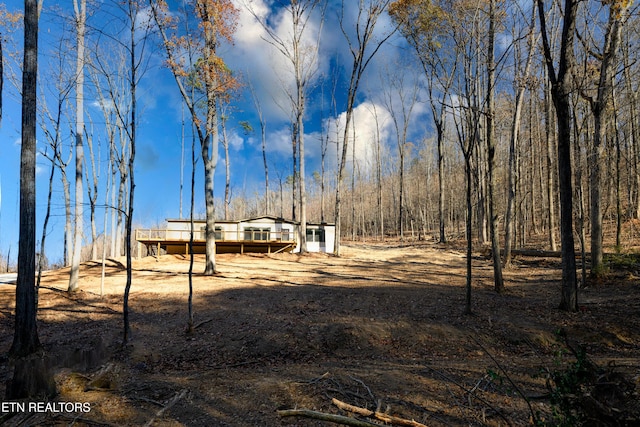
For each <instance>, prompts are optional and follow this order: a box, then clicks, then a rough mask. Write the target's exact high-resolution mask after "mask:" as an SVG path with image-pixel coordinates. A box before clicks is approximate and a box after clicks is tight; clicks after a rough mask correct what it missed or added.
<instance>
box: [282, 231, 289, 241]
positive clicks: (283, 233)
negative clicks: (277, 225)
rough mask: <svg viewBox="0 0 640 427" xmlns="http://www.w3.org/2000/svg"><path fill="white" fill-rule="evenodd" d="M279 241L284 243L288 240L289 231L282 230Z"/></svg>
mask: <svg viewBox="0 0 640 427" xmlns="http://www.w3.org/2000/svg"><path fill="white" fill-rule="evenodd" d="M280 239H281V240H285V241H288V240H289V229H287V228H283V229H282V233H281V237H280Z"/></svg>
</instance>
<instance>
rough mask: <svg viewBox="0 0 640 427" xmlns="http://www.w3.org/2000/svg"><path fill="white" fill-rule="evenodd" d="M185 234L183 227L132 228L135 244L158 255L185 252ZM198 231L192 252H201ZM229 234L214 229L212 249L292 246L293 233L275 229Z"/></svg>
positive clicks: (233, 250)
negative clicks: (242, 234) (282, 233)
mask: <svg viewBox="0 0 640 427" xmlns="http://www.w3.org/2000/svg"><path fill="white" fill-rule="evenodd" d="M189 234H190V233H189V232H185V231H183V230H153V229H138V230H136V241H137V242H138V245H144V246H145V247H146V248H147V253H148V254H149V255H158V254H162V253H163V252H164V253H166V254H182V255H186V254H188V253H189V240H190V239H189V237H190V236H189ZM202 234H203V233H201V232H199V231H196V232H194V239H193V253H195V254H203V253H205V243H206V242H205V239H204V237H203V236H202ZM229 234H230V233H229V232H227V233H225V235H223V233H217V235H216V253H218V254H224V253H240V254H242V253H279V252H291V251H292V250H293V249H295V247H296V241H295V240H290V239H289V237H293V236H291V235H290V233H287V235H285V236H279V235H278V233H275V232H270V233H268V234H266V235H265V234H264V233H255V234H254V233H249V236H248V237H251V238H250V239H237V237H238V236H231V235H229ZM233 234H237V233H233ZM230 237H231V238H230ZM233 237H236V238H233ZM282 237H287V239H286V240H284V239H282ZM138 253H140V251H139V252H138Z"/></svg>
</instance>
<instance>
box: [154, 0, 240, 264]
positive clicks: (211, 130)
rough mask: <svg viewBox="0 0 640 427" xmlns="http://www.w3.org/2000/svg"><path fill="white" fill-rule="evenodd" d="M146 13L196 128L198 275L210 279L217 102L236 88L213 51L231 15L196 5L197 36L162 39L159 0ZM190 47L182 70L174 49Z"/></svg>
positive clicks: (230, 10)
mask: <svg viewBox="0 0 640 427" xmlns="http://www.w3.org/2000/svg"><path fill="white" fill-rule="evenodd" d="M151 6H152V7H151V9H152V13H153V17H154V20H155V22H156V24H157V25H158V28H159V31H160V35H161V37H162V41H163V44H164V48H165V52H166V54H167V57H168V61H167V63H168V66H169V68H170V69H171V72H172V73H173V76H174V78H175V81H176V84H177V85H178V89H179V90H180V94H181V95H182V98H183V100H184V101H185V104H186V105H187V109H188V110H189V112H190V114H191V118H192V121H193V123H194V124H195V125H196V126H195V127H196V133H197V135H198V140H199V141H200V148H201V157H202V162H203V165H204V175H205V179H204V181H205V188H204V191H205V210H206V230H205V252H206V260H205V270H204V273H205V274H207V275H212V274H214V273H215V272H216V267H215V254H216V243H215V200H214V197H213V188H214V185H213V184H214V175H215V168H216V165H217V163H218V122H219V115H218V108H219V101H220V99H221V98H223V97H226V96H228V93H229V92H230V90H232V89H233V88H235V87H237V85H238V82H237V80H236V79H235V78H234V77H233V75H232V74H231V72H230V70H229V68H227V66H226V65H225V64H224V61H223V60H222V58H221V57H220V56H219V54H218V49H219V47H220V44H221V43H222V42H223V41H225V40H226V41H227V42H231V40H232V36H233V32H234V31H235V26H236V19H237V9H236V7H235V6H234V4H233V2H231V1H230V0H223V1H212V0H197V1H196V2H195V4H194V5H193V6H194V9H193V11H192V12H193V15H194V16H195V17H196V19H197V20H198V22H199V26H198V28H199V29H200V31H201V32H198V31H195V30H193V29H192V30H191V32H190V33H189V34H187V35H184V36H182V37H177V36H176V37H175V38H171V37H169V35H168V31H169V21H170V17H169V16H168V14H167V13H165V12H166V10H167V5H166V3H165V2H164V1H162V0H160V1H157V2H152V4H151ZM185 45H188V46H191V47H192V48H195V49H197V50H198V51H199V55H200V57H201V59H200V60H198V61H197V62H196V63H194V64H184V63H183V62H182V60H181V58H180V56H179V55H180V53H181V51H180V49H181V48H182V47H183V46H185ZM186 77H191V80H190V82H191V84H194V85H197V87H198V88H200V89H201V91H200V93H201V94H202V95H203V97H204V99H203V100H202V103H203V104H204V105H205V107H204V110H205V111H204V117H201V114H200V112H199V111H198V107H199V105H198V100H196V99H194V98H193V97H192V96H191V95H190V92H189V91H188V90H187V84H189V82H187V81H185V80H187V79H186Z"/></svg>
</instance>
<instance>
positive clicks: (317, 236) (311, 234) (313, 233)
mask: <svg viewBox="0 0 640 427" xmlns="http://www.w3.org/2000/svg"><path fill="white" fill-rule="evenodd" d="M307 242H321V243H322V242H324V230H322V229H316V228H307Z"/></svg>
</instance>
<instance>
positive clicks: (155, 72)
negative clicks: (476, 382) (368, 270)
mask: <svg viewBox="0 0 640 427" xmlns="http://www.w3.org/2000/svg"><path fill="white" fill-rule="evenodd" d="M221 3H226V2H221ZM228 3H229V5H231V6H232V7H233V9H234V17H233V19H232V20H230V21H229V24H230V30H232V31H230V33H231V36H230V37H229V38H228V39H224V37H222V38H221V41H220V42H219V43H218V54H219V57H220V58H221V60H222V61H224V64H225V67H226V69H228V71H229V72H230V74H231V75H232V76H233V79H234V80H235V84H234V85H233V87H230V88H229V91H228V92H227V93H225V96H224V97H222V98H221V99H220V101H219V103H218V104H217V105H216V111H217V115H218V119H219V121H218V124H217V125H216V129H217V131H218V132H219V140H220V145H219V160H218V162H217V164H218V166H219V167H217V168H215V186H214V187H213V188H214V189H215V190H214V195H215V197H216V201H215V212H216V213H215V216H216V218H218V219H222V218H235V219H237V218H245V217H250V216H255V215H275V216H283V217H289V218H293V219H298V220H299V219H300V216H301V215H303V213H302V210H303V209H304V210H306V212H305V214H304V215H306V218H305V220H310V221H328V222H335V221H336V220H338V221H337V222H339V223H341V225H342V228H341V234H342V236H343V238H350V239H358V238H370V237H373V238H378V239H383V237H384V236H399V237H400V238H403V239H404V238H414V239H426V238H433V239H435V240H439V241H446V240H448V239H451V238H458V237H466V236H467V235H470V236H471V237H472V238H474V239H476V238H477V239H478V240H479V241H480V242H481V243H488V242H489V241H490V240H492V236H494V235H495V236H498V235H499V234H500V235H502V234H504V233H505V232H506V234H507V238H506V240H505V241H503V242H502V243H501V245H503V246H504V245H505V244H506V243H509V245H512V244H513V245H515V246H517V247H524V246H526V245H527V243H528V242H529V241H530V240H531V239H532V238H533V236H538V237H539V236H546V237H545V239H544V240H545V241H546V242H545V243H544V247H545V248H549V249H552V250H556V249H558V248H559V244H560V242H559V236H560V221H559V217H560V205H561V202H560V198H559V194H560V188H559V187H560V184H559V179H558V173H557V171H558V170H559V166H560V164H559V161H558V155H559V154H558V153H559V151H558V138H557V135H558V134H557V131H556V125H557V118H556V114H555V113H556V112H555V111H554V98H553V94H552V89H553V85H552V84H551V82H550V81H551V80H552V79H551V78H550V76H549V73H550V71H549V67H548V64H549V63H551V64H552V66H553V65H555V64H557V63H561V62H562V60H560V59H555V58H551V61H549V60H548V58H549V55H547V52H546V51H545V43H544V40H545V37H543V34H541V27H540V19H539V16H538V11H536V9H535V7H534V6H540V5H542V6H543V7H544V9H543V11H542V14H543V15H544V16H545V17H546V18H545V19H546V28H545V31H546V33H545V34H546V40H547V41H548V42H549V41H550V46H549V49H548V52H550V54H551V55H557V54H558V52H560V50H561V48H562V47H563V46H564V45H563V43H565V42H566V39H565V34H564V32H563V29H564V28H566V20H565V21H563V19H565V17H564V15H563V13H562V11H561V10H559V9H558V7H557V5H553V6H552V5H545V4H544V3H545V2H536V3H532V2H517V1H514V2H510V1H508V2H494V1H464V2H447V1H443V2H428V1H418V0H405V1H396V2H339V1H329V2H323V1H307V2H291V3H287V2H284V3H283V2H265V1H262V0H256V1H234V2H228ZM568 3H572V2H568ZM78 4H79V3H75V5H76V6H78ZM132 4H134V3H132V2H129V3H120V2H101V3H100V4H96V3H92V2H88V3H86V33H85V37H84V41H83V43H84V46H85V49H86V52H87V53H86V58H85V59H84V64H83V67H82V71H81V72H80V73H78V71H77V70H78V68H77V52H78V47H79V41H78V40H79V39H78V34H77V31H76V29H77V25H76V24H77V22H78V20H77V16H78V9H76V11H75V12H74V10H73V9H72V8H70V7H66V6H61V5H58V4H54V3H46V2H45V3H44V5H43V8H42V10H41V15H40V25H41V31H40V53H39V65H40V67H39V85H40V86H39V92H38V94H39V101H38V102H39V119H38V122H39V125H40V126H39V131H38V169H37V173H38V175H37V176H38V178H37V186H38V192H37V194H38V200H37V208H38V216H37V218H38V228H39V229H41V230H42V229H43V226H44V222H45V218H48V219H47V225H46V229H45V230H44V232H43V233H42V238H39V241H40V242H42V240H44V239H45V238H46V242H47V243H46V245H45V246H44V248H43V250H41V252H43V253H44V256H45V258H46V260H47V264H48V265H47V267H48V266H54V265H68V264H69V263H70V260H71V257H72V254H71V250H72V246H73V245H72V242H73V241H74V238H75V237H74V233H75V235H79V236H80V237H79V238H80V239H81V242H82V243H81V246H82V247H83V252H82V259H89V258H96V257H97V255H98V253H99V252H100V250H101V249H102V245H103V243H104V242H106V245H104V246H105V248H106V251H107V254H108V255H109V256H112V257H113V256H119V255H122V254H124V244H123V241H124V240H125V237H124V234H125V222H126V221H125V216H126V215H125V213H126V212H127V209H128V207H127V203H128V202H127V201H128V200H129V199H128V196H129V195H128V193H127V192H128V188H129V186H130V180H131V175H132V174H131V173H130V172H129V170H130V168H129V164H128V160H129V158H130V155H131V140H130V135H127V132H126V129H129V127H130V126H131V123H125V122H124V121H123V119H122V117H128V114H129V113H130V112H131V105H132V97H131V92H130V90H129V88H128V87H127V86H128V85H129V83H130V82H129V80H130V79H131V76H132V72H131V69H132V67H129V65H128V63H127V61H128V59H127V55H128V54H129V53H130V52H129V51H128V49H129V47H128V45H127V43H128V39H127V37H129V35H128V32H130V30H131V28H133V31H132V32H131V33H132V34H133V38H132V40H134V41H135V42H136V43H137V46H138V49H139V50H138V51H137V53H136V54H137V55H138V56H137V59H136V64H137V67H138V69H137V70H136V72H137V74H136V83H137V92H136V93H137V95H136V97H135V101H136V103H137V106H138V107H137V110H136V111H137V115H138V119H137V120H138V122H137V124H136V130H137V142H136V145H137V147H136V153H137V158H136V159H135V166H134V168H135V169H134V170H135V172H136V181H135V186H136V196H135V199H134V206H133V212H134V217H133V220H132V222H133V224H134V228H135V227H137V226H144V227H154V226H159V227H160V226H162V225H163V221H164V219H165V218H171V217H173V218H175V217H187V216H188V214H189V207H188V206H187V199H188V197H189V188H188V185H187V182H188V180H189V175H190V170H191V168H192V162H191V146H192V142H193V138H194V135H195V131H194V127H193V122H196V124H197V119H196V120H195V121H194V120H193V119H192V117H191V116H190V115H189V113H188V107H187V106H185V103H184V102H183V97H181V96H180V92H179V91H178V89H177V87H176V85H175V79H174V73H172V72H171V71H172V70H171V67H170V64H169V61H168V59H167V55H166V52H167V51H166V49H165V47H166V43H163V41H162V37H161V35H160V33H159V32H158V24H157V20H155V21H154V18H153V13H152V9H151V8H150V7H149V6H148V5H146V4H136V5H135V8H131V5H132ZM296 5H297V6H296ZM300 5H302V6H300ZM167 7H168V9H167V12H166V16H168V17H171V18H173V21H172V25H173V27H168V28H170V29H171V30H172V31H174V36H175V37H176V38H177V37H183V36H185V35H188V34H189V33H190V31H191V33H193V34H195V33H196V30H194V29H195V28H199V27H198V23H197V22H195V19H196V17H195V16H194V15H193V14H190V13H189V12H188V10H189V5H188V3H184V4H182V3H179V2H169V4H168V5H167ZM367 7H368V8H369V9H368V10H367ZM376 7H377V8H378V10H375V8H376ZM296 10H299V11H300V14H299V16H298V18H296ZM363 11H364V12H368V14H367V13H363ZM2 12H3V13H2V15H3V27H2V28H3V30H2V37H3V39H2V41H3V52H4V55H3V56H4V75H5V76H6V77H5V87H4V92H5V94H4V98H5V102H4V105H3V122H2V128H1V133H2V139H3V141H5V143H4V144H3V148H2V158H3V160H4V161H3V170H2V175H1V177H0V179H1V183H0V185H1V187H0V189H1V190H0V191H1V193H0V261H1V263H2V265H0V268H2V269H3V270H9V269H11V268H12V267H13V266H15V260H16V257H17V240H18V228H17V224H18V217H19V211H18V199H19V194H18V186H17V183H18V182H19V179H18V173H19V151H20V137H19V136H20V119H19V104H20V96H19V93H18V92H19V91H18V89H17V88H18V87H19V86H20V85H19V77H20V67H19V64H20V60H21V56H22V54H21V48H20V40H21V36H22V30H21V21H20V13H21V10H20V6H19V5H17V4H13V2H9V3H6V4H5V5H4V10H3V11H2ZM371 12H374V14H373V15H372V14H371ZM389 12H390V13H391V14H389ZM575 12H576V13H575V22H574V25H575V34H576V35H577V36H576V37H575V38H574V39H572V44H571V49H570V51H571V52H572V55H573V57H572V58H571V64H570V65H571V73H570V74H571V85H572V87H571V88H570V91H569V94H568V99H569V101H570V104H571V119H572V122H571V156H570V157H571V163H570V166H572V168H571V169H570V173H571V181H572V182H571V184H572V187H571V191H572V194H571V196H572V204H573V212H572V218H573V221H574V224H575V228H576V230H577V231H578V232H577V233H576V236H578V239H579V242H578V243H579V244H580V246H579V248H581V249H583V250H585V251H586V250H589V248H590V246H591V245H593V243H594V242H593V241H588V238H589V237H591V238H593V234H594V233H593V230H594V229H593V224H594V223H597V222H599V221H600V220H601V219H602V218H604V219H605V220H609V222H608V223H610V224H617V227H616V243H615V247H616V248H617V249H619V250H620V249H623V248H624V246H630V245H632V244H633V238H634V234H633V230H635V229H634V228H633V227H630V228H627V230H631V232H630V233H627V234H626V235H623V234H622V230H623V227H622V224H623V223H625V222H628V221H631V220H634V219H637V218H638V216H639V215H640V197H639V194H640V190H639V189H640V173H638V163H639V161H640V150H639V149H638V132H639V130H638V114H637V108H638V103H637V96H638V95H637V92H638V88H637V85H638V83H637V82H638V79H637V73H638V63H637V58H636V57H635V56H637V52H638V49H637V43H638V25H637V19H638V13H637V5H634V4H633V3H631V2H626V1H614V2H609V1H607V2H604V1H603V2H600V1H591V2H584V3H580V6H579V7H578V6H577V5H576V6H575ZM367 16H369V17H371V16H375V17H376V19H379V21H377V22H375V25H373V26H371V28H370V29H371V34H370V35H369V36H370V39H369V40H367V41H368V42H369V45H368V50H367V48H365V50H364V53H365V57H364V59H368V60H370V61H367V62H366V64H361V65H366V66H365V67H362V70H360V71H361V72H362V76H360V77H361V78H360V80H359V87H357V88H356V89H355V90H354V88H353V85H352V84H350V77H351V76H352V66H351V65H352V63H353V64H354V63H355V61H354V60H355V53H356V50H357V49H355V47H357V46H358V43H360V42H361V40H360V39H358V37H360V36H361V35H362V34H361V33H360V32H359V31H358V29H359V28H360V27H359V25H360V24H363V25H364V24H367V25H368V23H367V21H366V19H365V18H367ZM300 18H301V19H300ZM296 19H298V20H297V21H296ZM132 23H133V25H132ZM190 28H191V29H192V30H190ZM362 28H364V27H362ZM616 34H618V36H617V39H616V38H615V37H614V45H612V44H611V43H612V37H613V36H615V35H616ZM296 40H297V42H299V43H300V46H301V47H302V49H301V50H300V57H299V59H300V61H299V63H298V64H299V67H298V68H296V66H292V64H294V62H293V61H292V57H291V55H289V56H288V54H290V53H291V52H293V51H291V50H288V47H289V46H293V45H294V41H296ZM297 42H296V43H297ZM360 45H362V43H360ZM128 52H129V53H128ZM179 55H181V59H180V61H182V63H183V64H186V65H187V68H188V67H192V68H193V69H196V68H197V60H194V59H193V57H192V58H191V59H189V57H188V53H187V49H186V48H182V51H180V52H179ZM301 70H302V71H304V72H303V73H302V74H300V71H301ZM80 75H82V76H83V79H84V84H83V88H84V89H83V91H84V92H83V94H82V95H81V96H80V97H79V96H78V77H79V76H80ZM300 75H302V77H303V81H302V82H301V80H300ZM185 76H188V73H187V74H185V75H184V76H183V77H185ZM301 83H302V85H303V87H302V94H303V97H302V98H303V100H304V104H303V106H302V108H300V105H299V104H298V106H296V102H297V101H299V99H296V95H297V94H298V93H299V91H300V87H301ZM190 87H191V88H195V90H196V91H197V90H200V89H198V85H197V84H192V85H191V86H190ZM297 91H298V92H297ZM350 95H352V96H353V99H350ZM79 98H82V101H83V104H84V106H83V107H82V108H83V110H82V112H81V114H82V116H83V120H84V122H83V123H82V124H81V126H80V127H78V126H79V120H78V100H79ZM196 99H197V98H196ZM198 102H201V101H198ZM350 102H351V106H350V105H349V103H350ZM201 107H202V105H198V104H197V102H196V109H201ZM123 111H124V112H126V113H127V114H122V112H123ZM350 114H351V115H352V116H351V117H350V118H349V124H348V125H347V127H348V128H347V129H345V122H346V121H347V117H348V116H349V115H350ZM296 115H297V116H296ZM299 129H302V130H299ZM262 130H263V131H264V132H261V131H262ZM599 132H601V134H602V135H604V139H603V138H599V137H598V135H600V133H599ZM78 135H82V137H83V140H84V146H85V154H84V155H85V157H84V159H83V160H82V166H83V167H82V168H81V170H82V173H81V179H80V181H81V182H80V187H78V182H77V181H76V182H74V180H73V176H74V174H75V173H76V171H75V167H76V166H77V164H74V162H77V159H78V156H77V153H76V151H75V149H76V148H77V147H75V144H76V143H77V137H78ZM301 139H302V140H304V141H306V143H304V147H305V148H306V150H305V151H304V152H302V154H301V145H300V140H301ZM345 140H346V141H347V144H344V141H345ZM196 150H198V148H196ZM217 151H218V150H217V149H216V152H217ZM198 161H199V160H198V158H197V155H196V157H195V163H196V164H195V168H194V170H195V177H194V179H195V181H196V182H197V184H196V187H195V188H196V191H195V194H194V197H195V201H194V203H195V204H194V206H195V214H196V216H199V217H203V216H204V214H205V211H206V209H205V205H206V203H205V193H203V192H202V190H199V189H201V188H202V184H201V183H202V182H203V181H204V176H203V175H204V174H203V172H202V166H201V165H200V164H198ZM223 165H224V166H226V167H222V166H223ZM600 168H601V169H602V170H601V171H600ZM465 172H467V173H468V175H466V174H465ZM76 176H77V174H76ZM301 176H302V177H303V178H304V179H300V177H301ZM50 177H53V179H52V180H51V187H50V188H51V192H49V186H50V181H49V178H50ZM465 179H468V180H469V184H470V186H469V188H470V199H469V206H470V207H471V210H468V207H467V200H466V198H465V192H464V191H463V189H464V188H465ZM338 183H340V185H338ZM74 186H76V188H75V192H74ZM340 188H342V191H343V194H342V195H341V199H342V203H343V207H342V210H341V211H338V209H336V206H335V205H336V200H337V197H336V190H338V189H340ZM207 191H208V190H207ZM76 193H78V194H81V195H82V196H81V197H79V196H78V194H76ZM49 194H51V198H50V200H49V199H48V196H49ZM596 204H599V205H600V206H599V207H598V209H597V210H593V209H594V205H596ZM74 205H76V206H78V205H79V206H80V210H77V211H75V212H72V211H73V209H74ZM303 207H304V208H303ZM48 208H50V210H49V211H48V214H47V209H48ZM76 209H77V207H76ZM338 212H339V217H337V218H336V214H337V213H338ZM80 218H82V220H81V221H78V219H80ZM467 218H469V219H470V224H471V225H472V227H473V228H472V231H471V232H469V231H468V230H466V229H465V220H466V219H467ZM594 218H597V219H598V221H593V219H594ZM78 222H80V224H81V227H80V229H79V230H77V231H75V230H74V227H73V224H76V223H78ZM509 227H511V228H510V229H509ZM596 230H598V229H596ZM596 234H601V231H596ZM493 240H497V237H495V238H494V239H493ZM537 241H539V239H537ZM38 247H39V245H38Z"/></svg>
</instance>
